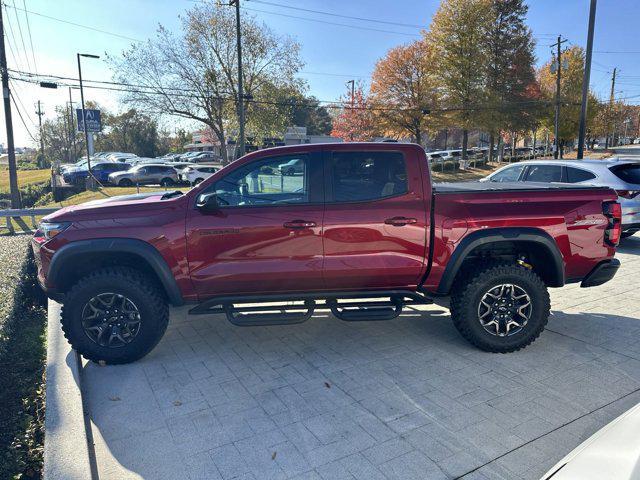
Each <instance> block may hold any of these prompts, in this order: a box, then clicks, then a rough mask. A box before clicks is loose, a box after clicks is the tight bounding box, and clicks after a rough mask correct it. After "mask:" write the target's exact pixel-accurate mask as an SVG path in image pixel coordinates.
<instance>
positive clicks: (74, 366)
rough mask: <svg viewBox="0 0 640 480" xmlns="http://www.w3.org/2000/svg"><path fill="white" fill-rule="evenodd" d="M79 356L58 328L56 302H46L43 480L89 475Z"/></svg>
mask: <svg viewBox="0 0 640 480" xmlns="http://www.w3.org/2000/svg"><path fill="white" fill-rule="evenodd" d="M80 365H81V363H80V358H79V356H78V354H77V353H76V352H75V351H73V350H72V349H71V346H70V345H69V344H68V343H67V340H66V339H65V338H64V335H63V333H62V329H61V327H60V305H59V304H58V303H56V302H54V301H51V300H50V301H49V309H48V322H47V367H46V378H47V386H46V413H45V437H44V478H45V480H58V479H60V480H62V479H65V480H67V479H82V480H86V479H90V478H92V476H93V475H92V469H91V458H92V457H91V452H90V450H89V442H88V441H87V428H86V424H85V417H84V409H83V404H82V391H81V384H80V376H81V370H80V368H81V367H80Z"/></svg>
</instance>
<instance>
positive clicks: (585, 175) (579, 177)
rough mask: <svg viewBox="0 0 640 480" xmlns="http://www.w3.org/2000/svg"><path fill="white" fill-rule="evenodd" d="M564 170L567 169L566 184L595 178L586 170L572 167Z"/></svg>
mask: <svg viewBox="0 0 640 480" xmlns="http://www.w3.org/2000/svg"><path fill="white" fill-rule="evenodd" d="M566 168H567V183H579V182H586V181H589V180H593V179H594V178H596V176H595V175H594V174H593V173H591V172H588V171H587V170H583V169H581V168H573V167H566Z"/></svg>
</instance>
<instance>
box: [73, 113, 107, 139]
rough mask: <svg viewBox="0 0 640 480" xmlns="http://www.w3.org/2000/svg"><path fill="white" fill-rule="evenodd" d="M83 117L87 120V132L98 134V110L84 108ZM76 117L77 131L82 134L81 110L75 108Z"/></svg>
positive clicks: (99, 123) (99, 125) (99, 127)
mask: <svg viewBox="0 0 640 480" xmlns="http://www.w3.org/2000/svg"><path fill="white" fill-rule="evenodd" d="M84 115H85V117H86V119H87V132H94V133H95V132H99V131H100V130H102V124H101V122H100V110H88V109H86V108H85V110H84ZM76 117H77V119H78V131H79V132H84V122H83V121H82V109H81V108H76Z"/></svg>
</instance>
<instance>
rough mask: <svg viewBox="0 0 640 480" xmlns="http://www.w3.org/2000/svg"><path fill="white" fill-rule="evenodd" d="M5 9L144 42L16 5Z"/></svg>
mask: <svg viewBox="0 0 640 480" xmlns="http://www.w3.org/2000/svg"><path fill="white" fill-rule="evenodd" d="M5 7H9V8H14V9H16V10H22V11H24V12H26V13H30V14H31V15H37V16H38V17H42V18H48V19H49V20H54V21H56V22H60V23H66V24H67V25H73V26H74V27H78V28H84V29H87V30H92V31H94V32H99V33H104V34H105V35H111V36H113V37H118V38H123V39H125V40H130V41H132V42H142V40H140V39H137V38H133V37H128V36H126V35H121V34H119V33H114V32H109V31H107V30H102V29H101V28H97V27H92V26H89V25H83V24H82V23H76V22H70V21H69V20H63V19H62V18H57V17H52V16H50V15H45V14H44V13H39V12H34V11H33V10H27V9H26V8H20V7H16V6H15V5H13V6H8V5H7V4H5Z"/></svg>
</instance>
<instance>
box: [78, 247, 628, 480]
mask: <svg viewBox="0 0 640 480" xmlns="http://www.w3.org/2000/svg"><path fill="white" fill-rule="evenodd" d="M618 258H620V260H621V261H622V268H621V269H620V271H619V273H618V275H617V276H616V278H615V279H614V280H613V281H611V282H609V283H607V284H605V285H603V286H600V287H595V288H590V289H580V288H579V286H577V285H571V286H568V287H565V288H563V289H556V290H552V311H553V315H552V317H551V319H550V322H549V325H548V329H547V330H546V331H545V332H544V333H543V334H542V336H541V337H540V338H539V339H538V340H537V341H536V342H535V343H534V344H533V345H531V346H530V347H528V348H526V349H525V350H523V351H521V352H517V353H512V354H508V355H497V354H489V353H484V352H481V351H478V350H476V349H474V348H473V347H471V346H470V345H468V344H467V343H466V342H465V341H464V340H462V338H461V337H460V336H459V335H458V334H457V332H456V331H455V329H454V328H453V326H452V324H451V321H450V317H449V312H448V311H447V310H446V309H444V308H441V307H438V306H435V305H431V306H426V307H421V308H420V309H407V310H406V311H405V313H404V314H403V315H402V316H401V317H399V318H397V319H395V320H392V321H387V322H362V323H345V322H341V321H339V320H337V319H335V318H333V317H332V316H331V315H330V314H329V313H327V312H323V311H319V312H316V314H315V315H314V316H313V318H312V319H311V320H309V321H308V322H306V323H304V324H301V325H295V326H276V327H250V328H240V327H235V326H232V325H231V324H229V323H228V322H227V321H226V319H225V318H224V317H222V316H206V317H204V316H187V315H185V312H186V310H184V309H176V310H174V311H173V312H172V321H171V324H170V327H169V330H168V332H167V334H166V335H165V337H164V339H163V340H162V341H161V343H160V344H159V346H158V347H157V348H156V349H155V350H154V351H153V352H152V353H151V354H150V355H149V356H148V357H146V358H145V359H143V360H141V361H139V362H137V363H135V364H131V365H125V366H117V367H100V366H98V365H95V364H91V363H85V366H84V371H83V379H84V380H83V381H84V388H85V396H86V404H87V407H88V410H89V412H90V415H91V419H92V434H93V439H94V441H95V453H96V463H97V468H98V472H99V476H100V478H101V479H108V478H118V479H122V478H139V477H144V478H154V479H161V478H166V479H173V478H191V479H201V478H202V479H220V478H222V479H225V480H226V479H231V478H242V479H259V480H262V479H267V478H277V479H280V478H283V479H284V478H305V479H332V480H337V479H354V478H355V479H367V480H371V479H396V478H397V479H412V478H416V479H417V478H419V479H425V478H427V479H440V478H465V479H485V478H490V479H494V478H497V479H519V478H522V479H537V478H539V477H540V476H541V475H542V474H543V473H544V472H545V471H546V470H547V469H549V468H550V467H551V466H552V465H553V464H554V463H556V462H557V461H558V460H559V459H560V458H561V457H563V456H564V455H565V454H566V453H568V452H569V451H570V450H571V449H573V448H574V447H575V446H577V445H578V444H579V443H580V442H582V441H583V440H585V439H586V438H587V437H588V436H590V435H591V434H592V433H594V432H595V431H596V430H598V429H599V428H600V427H602V426H603V425H605V424H606V423H608V422H609V421H611V420H613V419H614V418H615V417H616V416H618V415H619V414H621V413H622V412H624V411H626V410H627V409H629V408H631V407H632V406H633V405H635V404H636V403H638V402H640V342H638V338H640V297H639V296H638V295H637V290H638V279H640V235H636V236H635V237H633V238H630V239H628V240H626V241H624V243H623V245H622V246H621V248H620V253H619V254H618Z"/></svg>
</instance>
